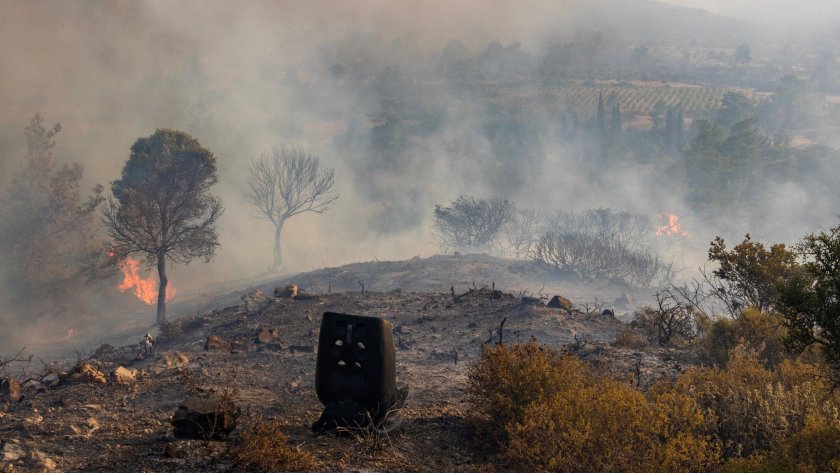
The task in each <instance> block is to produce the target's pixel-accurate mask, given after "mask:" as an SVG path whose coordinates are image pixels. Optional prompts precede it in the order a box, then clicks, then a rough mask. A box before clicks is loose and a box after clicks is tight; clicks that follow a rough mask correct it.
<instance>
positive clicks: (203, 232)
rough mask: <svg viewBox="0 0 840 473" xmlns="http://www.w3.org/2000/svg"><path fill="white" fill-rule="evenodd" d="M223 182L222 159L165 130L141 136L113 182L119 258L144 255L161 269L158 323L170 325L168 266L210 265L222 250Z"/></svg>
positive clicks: (108, 215) (111, 219) (109, 205)
mask: <svg viewBox="0 0 840 473" xmlns="http://www.w3.org/2000/svg"><path fill="white" fill-rule="evenodd" d="M217 180H218V177H217V173H216V157H215V156H213V153H211V152H210V151H209V150H208V149H206V148H204V147H202V146H201V145H200V144H199V142H198V141H197V140H196V139H195V138H193V137H191V136H190V135H188V134H187V133H184V132H183V131H178V130H170V129H161V130H157V131H156V132H155V133H154V134H153V135H151V136H149V137H146V138H139V139H138V140H137V141H136V142H135V143H134V145H133V146H132V147H131V154H130V156H129V158H128V161H126V163H125V166H123V169H122V175H121V177H120V179H117V180H116V181H114V182H113V183H112V184H111V192H112V193H113V194H114V197H113V198H109V199H108V201H107V202H106V205H105V207H104V209H103V216H104V220H105V225H106V227H107V229H108V234H109V235H110V237H111V251H112V252H113V253H114V254H115V255H116V256H117V257H118V258H126V257H128V256H129V255H139V256H140V257H142V258H143V259H144V260H145V261H146V264H148V265H149V266H151V265H155V264H156V265H157V271H158V278H159V287H158V298H157V322H158V323H163V322H166V287H167V284H168V279H167V276H166V262H167V260H169V261H170V262H172V263H181V264H189V263H190V262H191V261H192V259H193V258H203V259H204V261H205V262H209V261H210V260H211V259H212V258H213V254H214V252H215V250H216V248H217V247H218V246H219V242H218V239H219V237H218V234H217V233H216V222H217V221H218V219H219V216H221V214H222V204H221V201H220V200H219V199H218V198H217V197H215V196H213V195H212V194H211V193H210V187H212V186H213V185H214V184H215V183H216V182H217Z"/></svg>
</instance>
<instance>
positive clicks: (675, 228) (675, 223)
mask: <svg viewBox="0 0 840 473" xmlns="http://www.w3.org/2000/svg"><path fill="white" fill-rule="evenodd" d="M659 218H661V219H662V225H661V226H659V227H657V228H656V236H665V235H679V236H682V237H686V238H689V237H690V236H691V235H690V234H689V233H688V232H687V231H685V230H683V228H682V225H680V218H679V217H677V216H676V215H674V214H672V213H671V212H667V213H664V214H660V215H659Z"/></svg>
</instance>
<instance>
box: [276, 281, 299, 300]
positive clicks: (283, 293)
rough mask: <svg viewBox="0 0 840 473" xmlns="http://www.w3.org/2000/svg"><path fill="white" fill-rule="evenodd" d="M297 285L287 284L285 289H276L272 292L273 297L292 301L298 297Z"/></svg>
mask: <svg viewBox="0 0 840 473" xmlns="http://www.w3.org/2000/svg"><path fill="white" fill-rule="evenodd" d="M298 291H299V288H298V285H297V284H294V283H293V284H289V285H287V286H286V287H282V288H281V287H278V288H276V289H275V290H274V297H283V298H288V299H294V298H295V297H297V296H298Z"/></svg>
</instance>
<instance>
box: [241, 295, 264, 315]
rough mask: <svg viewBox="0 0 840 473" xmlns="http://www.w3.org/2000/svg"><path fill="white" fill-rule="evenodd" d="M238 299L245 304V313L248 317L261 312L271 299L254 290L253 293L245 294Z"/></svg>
mask: <svg viewBox="0 0 840 473" xmlns="http://www.w3.org/2000/svg"><path fill="white" fill-rule="evenodd" d="M240 299H242V301H243V302H244V303H245V312H246V313H247V314H248V315H253V314H258V313H260V312H262V311H263V310H264V309H265V308H266V307H268V304H270V303H271V299H269V298H268V296H266V295H265V293H263V292H262V291H260V290H259V289H254V290H253V291H251V292H249V293H248V294H245V295H244V296H242V297H241V298H240Z"/></svg>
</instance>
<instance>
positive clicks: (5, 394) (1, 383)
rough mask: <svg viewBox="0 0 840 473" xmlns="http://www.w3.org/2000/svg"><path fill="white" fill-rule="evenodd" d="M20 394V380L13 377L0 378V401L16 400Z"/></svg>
mask: <svg viewBox="0 0 840 473" xmlns="http://www.w3.org/2000/svg"><path fill="white" fill-rule="evenodd" d="M22 394H23V393H22V389H21V386H20V381H18V380H16V379H14V378H0V401H8V402H18V401H19V400H20V397H21V396H22Z"/></svg>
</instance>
